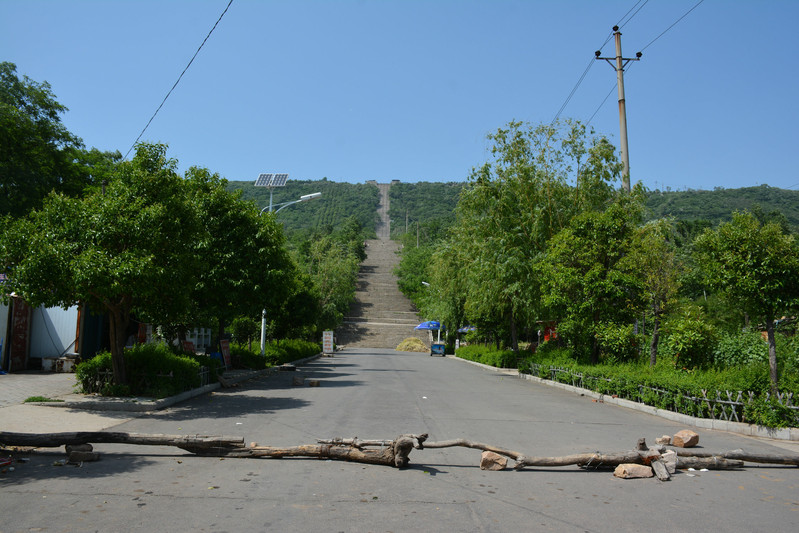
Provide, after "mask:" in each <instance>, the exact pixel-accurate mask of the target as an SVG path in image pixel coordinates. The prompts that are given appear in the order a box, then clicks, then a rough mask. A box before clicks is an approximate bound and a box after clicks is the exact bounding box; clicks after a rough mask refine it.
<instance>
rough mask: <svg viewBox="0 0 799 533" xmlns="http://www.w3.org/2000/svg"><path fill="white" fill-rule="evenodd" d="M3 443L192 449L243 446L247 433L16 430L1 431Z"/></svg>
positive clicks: (197, 451)
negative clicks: (216, 434)
mask: <svg viewBox="0 0 799 533" xmlns="http://www.w3.org/2000/svg"><path fill="white" fill-rule="evenodd" d="M0 443H3V444H5V445H6V446H34V447H39V448H57V447H59V446H64V445H67V444H69V445H75V444H140V445H147V446H175V447H178V448H181V449H183V450H186V451H189V452H192V453H203V452H209V451H225V450H230V449H236V448H244V437H229V436H210V435H159V434H154V435H150V434H140V433H122V432H114V431H78V432H66V433H44V434H36V433H14V432H10V431H0Z"/></svg>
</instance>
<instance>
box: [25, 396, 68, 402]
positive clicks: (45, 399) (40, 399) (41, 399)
mask: <svg viewBox="0 0 799 533" xmlns="http://www.w3.org/2000/svg"><path fill="white" fill-rule="evenodd" d="M63 401H64V400H60V399H57V398H48V397H47V396H30V397H28V398H25V402H24V403H47V402H63Z"/></svg>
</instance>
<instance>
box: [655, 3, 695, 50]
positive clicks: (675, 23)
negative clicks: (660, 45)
mask: <svg viewBox="0 0 799 533" xmlns="http://www.w3.org/2000/svg"><path fill="white" fill-rule="evenodd" d="M704 1H705V0H699V2H697V3H696V4H694V7H692V8H691V9H689V10H688V11H686V12H685V14H684V15H683V16H681V17H680V18H678V19H677V20H676V21H674V24H672V25H671V26H669V27H668V28H666V29H665V30H663V32H662V33H661V34H660V35H658V36H657V37H655V38H654V39H652V40H651V41H649V44H647V45H646V46H644V47H643V48H641V51H642V52H643V51H644V50H646V49H647V48H649V47H650V46H651V45H652V43H654V42H655V41H657V40H658V39H660V38H661V37H663V35H664V34H665V33H666V32H667V31H669V30H670V29H672V28H673V27H674V26H676V25H677V23H678V22H680V21H681V20H682V19H684V18H685V17H687V16H688V14H689V13H690V12H691V11H693V10H694V9H696V8H697V7H699V4H701V3H702V2H704Z"/></svg>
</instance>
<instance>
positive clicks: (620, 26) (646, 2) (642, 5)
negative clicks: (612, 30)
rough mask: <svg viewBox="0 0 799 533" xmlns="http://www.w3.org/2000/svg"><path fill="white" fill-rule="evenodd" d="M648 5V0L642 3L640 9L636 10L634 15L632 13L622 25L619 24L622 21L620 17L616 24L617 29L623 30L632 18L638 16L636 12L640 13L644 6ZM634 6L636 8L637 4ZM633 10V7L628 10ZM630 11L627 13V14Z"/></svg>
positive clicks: (639, 0) (639, 1)
mask: <svg viewBox="0 0 799 533" xmlns="http://www.w3.org/2000/svg"><path fill="white" fill-rule="evenodd" d="M638 3H641V0H638ZM648 3H649V0H644V3H643V4H641V7H639V8H638V9H636V11H635V13H633V14H632V15H630V18H628V19H627V20H625V21H624V24H621V20H624V17H622V18H621V20H620V21H619V24H616V26H618V27H619V29H621V28H623V27H624V26H626V25H627V23H628V22H630V21H631V20H632V19H633V17H634V16H636V15H637V14H638V12H639V11H641V10H642V9H643V8H644V6H645V5H647V4H648ZM635 5H636V6H637V5H638V4H635ZM633 9H635V6H633V7H632V8H631V9H630V11H632V10H633ZM630 11H628V12H627V13H629V12H630ZM624 16H625V17H626V16H627V15H624Z"/></svg>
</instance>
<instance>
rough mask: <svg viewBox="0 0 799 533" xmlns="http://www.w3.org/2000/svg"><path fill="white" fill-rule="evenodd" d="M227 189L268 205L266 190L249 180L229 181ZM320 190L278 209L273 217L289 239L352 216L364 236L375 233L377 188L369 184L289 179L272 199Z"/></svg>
mask: <svg viewBox="0 0 799 533" xmlns="http://www.w3.org/2000/svg"><path fill="white" fill-rule="evenodd" d="M227 187H228V190H230V191H238V190H240V191H241V193H242V196H241V197H242V199H244V200H246V201H253V202H255V204H256V205H257V206H258V209H263V208H267V209H268V207H269V190H268V189H266V188H263V187H255V186H254V185H253V182H252V181H231V182H228V184H227ZM315 192H321V193H322V196H321V197H320V198H318V199H316V200H312V201H310V202H302V203H298V204H295V205H292V206H290V207H288V208H286V209H284V210H282V211H281V212H280V213H279V214H278V215H277V220H278V221H279V222H280V223H281V224H283V227H284V229H285V232H286V235H287V236H288V238H289V240H293V239H294V238H295V237H297V236H300V237H301V238H304V237H307V236H308V235H310V234H311V233H312V232H314V231H318V230H320V229H322V228H324V227H325V226H329V227H332V228H338V227H341V226H342V225H343V223H344V221H345V220H346V219H348V218H350V217H354V218H355V220H357V222H358V224H359V225H360V226H361V227H362V228H363V232H364V234H365V235H367V236H370V237H371V236H374V235H375V223H376V220H377V218H376V213H377V206H378V204H379V202H380V191H379V190H378V188H377V187H375V186H374V185H370V184H368V183H367V184H351V183H336V182H333V181H328V180H327V179H326V178H325V179H322V180H289V181H287V182H286V186H285V187H278V188H276V189H274V190H273V195H272V202H273V205H277V204H279V203H282V202H290V201H293V200H297V199H299V197H300V196H303V195H305V194H312V193H315Z"/></svg>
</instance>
